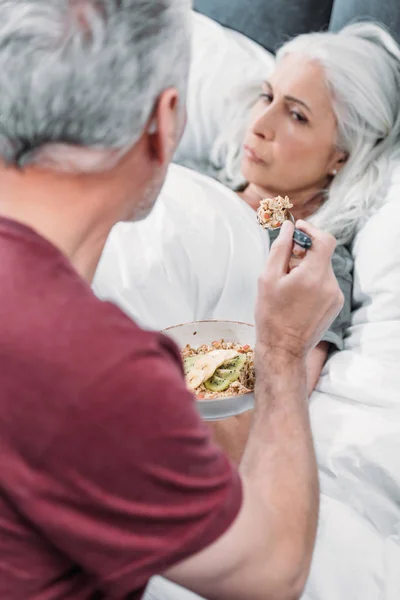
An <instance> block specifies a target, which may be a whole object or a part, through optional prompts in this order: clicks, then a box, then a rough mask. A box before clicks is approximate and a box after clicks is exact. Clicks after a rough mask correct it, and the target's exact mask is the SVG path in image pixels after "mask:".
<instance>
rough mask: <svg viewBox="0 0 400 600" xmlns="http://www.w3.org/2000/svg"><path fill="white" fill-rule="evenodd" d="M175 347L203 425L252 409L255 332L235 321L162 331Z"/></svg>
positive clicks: (200, 324) (187, 325)
mask: <svg viewBox="0 0 400 600" xmlns="http://www.w3.org/2000/svg"><path fill="white" fill-rule="evenodd" d="M163 333H165V334H166V335H168V336H169V337H171V338H172V339H173V340H174V341H175V343H176V344H177V345H178V346H179V348H180V350H181V355H182V361H183V366H184V370H185V379H186V385H187V387H188V389H189V390H190V391H192V392H193V394H194V395H195V396H196V401H197V407H198V410H199V412H200V414H201V416H202V418H203V419H204V420H205V421H216V420H219V419H226V418H228V417H231V416H234V415H239V414H241V413H243V412H245V411H247V410H250V409H251V408H253V407H254V384H255V374H254V345H255V337H256V336H255V328H254V326H253V325H250V324H248V323H239V322H237V321H212V320H210V321H194V322H192V323H184V324H182V325H174V326H172V327H168V328H167V329H165V330H164V332H163Z"/></svg>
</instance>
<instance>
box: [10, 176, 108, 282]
mask: <svg viewBox="0 0 400 600" xmlns="http://www.w3.org/2000/svg"><path fill="white" fill-rule="evenodd" d="M0 180H1V182H2V183H1V187H0V215H1V216H4V217H8V218H9V219H13V220H15V221H18V222H20V223H23V224H24V225H27V226H28V227H31V228H32V229H34V230H35V231H36V232H37V233H38V234H39V235H41V236H42V237H44V238H45V239H47V240H48V241H49V242H51V243H52V244H53V245H54V246H55V247H56V248H58V249H59V250H60V251H61V252H62V253H63V254H64V255H65V256H66V257H67V258H68V259H69V260H70V261H71V263H72V265H73V266H74V267H75V269H76V270H77V271H78V273H79V274H80V275H81V277H83V278H84V279H85V280H86V281H88V282H89V283H90V282H91V281H92V279H93V277H94V274H95V271H96V268H97V264H98V262H99V260H100V256H101V253H102V251H103V248H104V244H105V242H106V240H107V237H108V234H109V232H110V230H111V228H112V227H113V225H114V224H115V222H116V221H117V220H118V218H117V216H116V215H115V214H113V208H112V205H113V203H112V202H109V203H107V202H104V198H105V195H106V194H108V195H110V194H111V195H110V197H111V199H112V191H113V190H112V186H107V181H102V177H101V176H100V177H99V180H98V182H97V183H96V179H95V178H87V177H76V176H75V177H74V176H69V175H66V174H59V173H49V172H46V171H40V170H39V169H34V168H32V169H29V168H28V169H26V170H23V171H18V170H17V169H14V168H7V167H5V166H4V165H0ZM104 206H108V209H104Z"/></svg>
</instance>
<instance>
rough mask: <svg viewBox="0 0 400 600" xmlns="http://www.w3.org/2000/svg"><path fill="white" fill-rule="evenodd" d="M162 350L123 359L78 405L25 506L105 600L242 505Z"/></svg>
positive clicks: (139, 583) (197, 545) (186, 552)
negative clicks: (90, 577)
mask: <svg viewBox="0 0 400 600" xmlns="http://www.w3.org/2000/svg"><path fill="white" fill-rule="evenodd" d="M159 337H160V340H161V339H162V336H159ZM162 345H163V342H161V343H159V344H158V345H157V346H156V345H154V347H151V348H149V349H148V350H146V351H145V352H142V353H140V354H137V353H136V352H132V354H129V353H127V354H125V356H124V357H123V359H121V360H119V361H118V365H117V366H115V365H113V366H112V368H111V366H110V369H109V370H108V371H105V372H104V373H103V376H102V377H101V378H100V379H98V380H97V381H96V382H94V383H93V384H91V385H90V387H88V388H87V389H86V390H85V393H84V394H83V395H82V396H81V397H80V398H77V401H76V402H75V403H74V406H73V409H72V410H69V412H68V414H66V415H65V427H64V428H63V430H62V431H60V432H59V433H58V435H57V436H56V437H55V439H54V442H53V445H52V447H51V448H49V449H48V452H47V453H46V456H45V457H44V459H43V464H42V465H41V468H40V472H41V476H40V478H38V479H37V480H36V481H35V482H34V483H33V485H34V493H33V494H31V497H28V498H27V504H26V506H25V507H24V510H25V512H26V513H27V514H28V515H29V518H30V519H31V520H32V522H33V523H34V524H35V526H36V527H37V528H39V529H40V530H41V531H42V532H43V534H44V535H45V536H46V538H47V539H49V540H50V541H51V542H52V543H53V544H54V545H55V546H56V547H57V548H58V549H59V550H60V551H61V552H62V553H63V554H64V555H67V556H68V557H69V558H70V559H71V560H72V561H73V562H74V563H75V564H77V565H79V566H80V567H81V568H82V569H83V570H84V571H85V572H87V573H88V574H90V575H91V576H92V577H95V580H96V582H97V585H98V586H99V588H100V589H102V590H103V591H104V592H105V593H106V594H108V595H109V596H110V597H113V598H114V597H118V598H119V597H125V596H126V595H128V594H131V593H133V592H135V591H137V590H141V589H142V588H144V587H145V585H146V584H147V582H148V580H149V579H150V577H152V576H153V575H155V574H157V573H162V572H163V571H164V570H165V569H167V568H169V567H170V566H172V565H174V564H176V563H177V562H179V561H181V560H182V559H184V558H186V557H189V556H191V555H193V554H195V553H196V552H199V551H200V550H202V549H204V548H206V547H207V546H208V545H210V544H211V543H213V542H214V541H216V540H217V539H218V538H219V537H220V536H221V535H222V534H223V533H224V532H225V531H226V530H227V529H228V528H229V526H230V525H231V524H232V523H233V521H234V520H235V518H236V516H237V514H238V512H239V509H240V506H241V501H242V488H241V481H240V478H239V475H238V474H237V472H236V470H235V469H234V467H233V466H232V465H231V464H230V463H229V462H228V460H227V459H226V457H225V456H224V454H223V453H222V452H221V451H220V450H219V449H218V448H217V447H216V446H215V445H214V444H213V443H212V442H211V441H210V437H209V434H208V429H207V428H206V426H205V425H204V424H203V423H202V422H201V420H200V419H199V417H198V414H197V411H196V408H195V404H194V399H193V397H192V395H191V394H190V393H189V392H188V391H187V389H186V387H185V383H184V379H183V375H182V369H181V365H180V364H179V361H178V360H177V357H176V356H174V355H173V352H169V351H168V350H167V349H166V348H165V347H164V348H163V347H162ZM110 365H111V363H110Z"/></svg>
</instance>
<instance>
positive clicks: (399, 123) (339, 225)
mask: <svg viewBox="0 0 400 600" xmlns="http://www.w3.org/2000/svg"><path fill="white" fill-rule="evenodd" d="M289 53H301V54H303V55H304V56H306V57H307V58H310V59H312V60H316V61H318V62H319V63H320V64H321V65H322V67H323V69H324V72H325V77H326V81H327V85H328V86H329V88H330V90H331V93H332V103H333V110H334V112H335V115H336V118H337V142H336V144H337V147H338V148H339V149H340V150H343V151H344V152H346V154H347V155H348V160H347V162H346V164H345V165H344V167H343V168H342V169H341V171H340V173H339V174H338V175H337V176H336V177H335V178H334V179H333V181H332V183H331V185H330V187H329V189H328V190H327V191H326V201H325V202H324V204H323V205H322V206H321V208H320V209H319V210H318V211H317V212H316V213H315V214H314V215H313V216H312V217H311V218H310V221H312V222H313V223H314V224H315V225H317V226H318V227H320V228H321V229H325V230H327V231H330V232H331V233H333V235H335V237H336V238H337V240H338V242H339V243H348V242H350V241H351V240H352V238H353V237H354V235H355V233H356V232H357V231H358V230H359V229H360V228H361V227H362V226H363V225H364V223H365V221H366V220H367V219H368V217H369V216H370V215H371V214H372V213H373V212H374V211H376V210H377V209H378V208H379V206H381V205H382V203H383V202H384V199H385V195H386V191H387V188H388V185H389V183H390V174H391V170H392V167H393V165H394V164H395V163H396V161H397V160H399V159H400V48H399V46H398V45H397V44H396V42H395V41H394V39H393V38H392V37H391V35H390V34H389V33H388V32H387V31H386V30H385V29H384V28H383V27H381V26H380V25H377V24H374V23H367V22H364V23H357V24H353V25H349V26H347V27H345V28H344V29H342V30H341V31H340V32H338V33H331V32H326V33H311V34H306V35H300V36H298V37H296V38H294V39H293V40H291V41H289V42H288V43H286V44H285V45H284V46H283V47H282V48H281V49H280V50H279V51H278V53H277V62H278V63H279V61H280V60H281V59H282V58H283V57H284V56H286V55H287V54H289ZM256 99H257V92H256V88H255V87H254V88H252V89H249V90H248V93H247V98H246V102H245V104H246V106H249V105H250V104H254V103H255V101H256ZM246 126H247V122H246V119H244V118H243V114H242V115H239V116H236V117H235V118H234V119H233V121H232V122H231V123H230V124H229V127H228V128H227V130H229V132H230V133H228V131H224V132H222V133H221V135H220V137H219V138H218V139H217V140H216V143H215V145H214V148H213V152H212V157H211V160H212V162H213V163H214V166H215V168H216V173H217V175H216V176H217V178H218V179H219V180H220V181H222V182H223V183H225V184H227V185H229V186H230V187H232V188H237V187H238V186H240V185H241V184H242V183H243V178H242V177H241V175H240V166H239V165H240V161H241V143H242V139H243V136H244V131H245V128H246ZM224 159H225V160H224ZM223 161H224V164H222V162H223Z"/></svg>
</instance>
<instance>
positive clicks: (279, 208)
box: [257, 196, 293, 229]
mask: <svg viewBox="0 0 400 600" xmlns="http://www.w3.org/2000/svg"><path fill="white" fill-rule="evenodd" d="M292 207H293V204H291V203H290V200H289V198H288V196H285V197H284V198H282V196H276V198H265V199H264V200H261V202H260V206H259V208H258V210H257V219H258V222H259V223H260V225H262V226H263V227H264V228H265V229H277V228H278V227H281V226H282V224H283V223H284V222H285V221H287V220H288V219H290V213H289V209H290V208H292Z"/></svg>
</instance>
